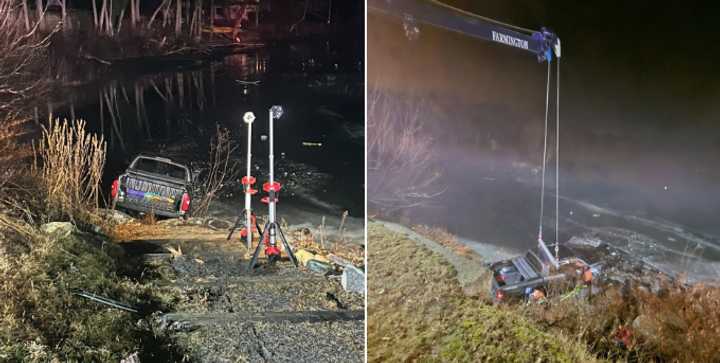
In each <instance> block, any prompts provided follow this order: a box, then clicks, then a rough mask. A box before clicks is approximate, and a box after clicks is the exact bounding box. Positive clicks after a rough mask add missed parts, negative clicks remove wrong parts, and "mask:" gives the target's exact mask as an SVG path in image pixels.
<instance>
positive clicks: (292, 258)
mask: <svg viewBox="0 0 720 363" xmlns="http://www.w3.org/2000/svg"><path fill="white" fill-rule="evenodd" d="M277 229H278V231H280V238H281V239H282V243H283V246H285V252H287V254H288V257H290V261H292V263H293V264H294V265H295V267H298V260H297V258H296V257H295V253H293V250H292V248H291V247H290V244H289V243H288V241H287V239H285V233H283V230H282V228H280V226H279V225H278V226H277Z"/></svg>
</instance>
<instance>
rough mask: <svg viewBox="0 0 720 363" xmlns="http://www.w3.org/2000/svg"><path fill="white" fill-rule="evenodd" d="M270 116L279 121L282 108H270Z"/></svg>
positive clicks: (276, 106)
mask: <svg viewBox="0 0 720 363" xmlns="http://www.w3.org/2000/svg"><path fill="white" fill-rule="evenodd" d="M270 115H272V118H274V119H276V120H277V119H279V118H280V117H282V115H283V108H282V106H278V105H275V106H273V107H270Z"/></svg>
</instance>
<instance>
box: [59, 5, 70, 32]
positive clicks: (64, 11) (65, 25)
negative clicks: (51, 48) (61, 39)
mask: <svg viewBox="0 0 720 363" xmlns="http://www.w3.org/2000/svg"><path fill="white" fill-rule="evenodd" d="M60 9H61V11H62V24H63V25H62V27H63V31H66V30H67V29H68V23H67V0H62V2H61V3H60Z"/></svg>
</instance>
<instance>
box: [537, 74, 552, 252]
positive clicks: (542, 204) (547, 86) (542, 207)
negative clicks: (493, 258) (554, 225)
mask: <svg viewBox="0 0 720 363" xmlns="http://www.w3.org/2000/svg"><path fill="white" fill-rule="evenodd" d="M550 71H551V68H550V62H548V66H547V82H546V83H545V129H544V136H543V156H542V179H541V180H542V182H541V186H540V221H539V223H538V239H539V240H542V238H543V237H542V232H543V228H542V223H543V217H544V215H545V166H546V162H547V137H548V113H549V112H550V107H549V105H550Z"/></svg>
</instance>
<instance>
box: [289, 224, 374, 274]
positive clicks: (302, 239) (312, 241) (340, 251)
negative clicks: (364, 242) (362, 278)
mask: <svg viewBox="0 0 720 363" xmlns="http://www.w3.org/2000/svg"><path fill="white" fill-rule="evenodd" d="M287 237H288V238H289V239H290V241H288V242H290V244H291V245H292V246H293V249H295V250H300V249H306V250H308V251H310V252H313V253H319V254H321V255H323V256H328V255H330V254H333V255H336V256H338V257H341V258H343V259H345V260H347V261H350V262H352V263H353V265H355V266H363V265H365V249H364V248H363V247H362V246H358V245H354V244H351V243H346V242H343V241H337V242H332V241H331V242H329V243H328V242H327V241H326V243H325V246H323V245H322V244H321V243H320V241H318V240H317V239H316V238H315V235H314V234H313V233H312V231H310V229H308V228H301V229H296V230H292V231H290V233H289V235H288V236H287ZM326 246H332V247H331V248H326Z"/></svg>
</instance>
